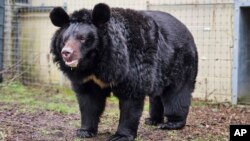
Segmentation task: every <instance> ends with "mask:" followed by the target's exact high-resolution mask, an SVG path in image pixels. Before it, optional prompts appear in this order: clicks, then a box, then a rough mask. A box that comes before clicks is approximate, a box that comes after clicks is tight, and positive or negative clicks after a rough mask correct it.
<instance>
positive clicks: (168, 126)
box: [159, 121, 186, 130]
mask: <svg viewBox="0 0 250 141" xmlns="http://www.w3.org/2000/svg"><path fill="white" fill-rule="evenodd" d="M185 125H186V121H168V122H167V123H163V124H160V125H159V128H160V129H162V130H178V129H182V128H183V127H184V126H185Z"/></svg>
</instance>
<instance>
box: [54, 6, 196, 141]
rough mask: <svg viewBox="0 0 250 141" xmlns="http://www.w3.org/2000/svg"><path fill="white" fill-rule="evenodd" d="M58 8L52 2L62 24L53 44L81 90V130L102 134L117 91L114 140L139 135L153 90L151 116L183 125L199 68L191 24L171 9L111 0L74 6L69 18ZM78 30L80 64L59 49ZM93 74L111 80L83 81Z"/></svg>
mask: <svg viewBox="0 0 250 141" xmlns="http://www.w3.org/2000/svg"><path fill="white" fill-rule="evenodd" d="M60 13H62V11H61V10H60V9H59V10H58V9H54V10H53V11H52V12H51V15H50V17H51V20H52V23H53V24H54V25H55V26H59V27H60V28H59V29H58V30H57V31H56V33H55V34H54V37H53V39H52V43H51V52H52V54H53V55H54V61H55V62H56V63H57V64H59V68H60V70H61V71H63V72H64V73H65V75H66V76H67V77H68V78H69V79H70V80H71V82H72V87H73V90H74V91H75V92H76V94H77V98H78V102H79V106H80V111H81V121H82V123H81V129H79V130H77V135H78V136H79V137H83V138H84V137H92V136H95V135H96V134H97V129H98V122H99V117H100V116H101V114H102V112H103V110H104V107H105V100H106V97H107V96H109V93H110V92H111V91H112V92H113V93H114V95H115V96H117V97H118V99H119V108H120V120H119V126H118V129H117V132H116V133H115V135H113V136H112V137H111V138H110V140H111V141H121V140H134V138H135V137H136V136H137V128H138V124H139V120H140V117H141V114H142V110H143V104H144V98H145V96H146V95H148V96H150V117H149V118H148V119H146V124H150V125H159V124H160V125H159V127H160V128H161V129H181V128H183V127H184V126H185V124H186V118H187V115H188V111H189V106H190V102H191V93H192V92H193V90H194V86H195V79H196V75H197V69H198V55H197V51H196V46H195V43H194V40H193V37H192V35H191V33H190V32H189V31H188V29H187V28H186V27H185V25H183V24H182V23H181V22H180V21H178V20H177V19H176V18H174V17H173V16H171V15H170V14H167V13H163V12H159V11H134V10H130V9H119V8H109V7H108V6H107V5H106V4H98V5H96V6H95V7H94V9H93V10H86V9H82V10H79V11H75V12H74V13H73V14H72V15H70V16H69V22H68V23H67V22H65V21H68V20H67V16H65V15H64V14H60ZM60 15H62V16H61V17H58V16H60ZM61 18H65V19H61ZM79 35H80V36H81V37H82V36H83V37H84V38H85V39H86V42H84V43H82V44H81V46H80V47H79V48H80V51H81V55H82V56H81V59H80V62H79V64H78V66H77V67H76V68H70V67H68V66H66V65H65V63H64V61H63V59H62V57H61V54H60V52H61V50H62V48H63V47H64V44H65V42H67V40H69V39H74V40H78V38H77V37H78V36H79ZM90 75H94V76H96V78H98V79H99V80H101V81H102V82H104V83H105V84H108V86H107V87H104V88H102V87H100V86H99V85H97V84H96V83H95V81H94V80H93V81H92V80H90V81H86V82H85V81H84V82H83V80H84V79H85V78H87V77H88V76H90ZM164 116H166V117H167V122H164V120H163V119H164Z"/></svg>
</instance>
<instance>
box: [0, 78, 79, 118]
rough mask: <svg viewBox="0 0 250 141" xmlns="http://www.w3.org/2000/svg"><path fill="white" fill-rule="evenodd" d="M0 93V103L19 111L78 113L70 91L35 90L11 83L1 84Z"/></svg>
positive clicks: (57, 89)
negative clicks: (16, 108) (16, 107)
mask: <svg viewBox="0 0 250 141" xmlns="http://www.w3.org/2000/svg"><path fill="white" fill-rule="evenodd" d="M0 91H1V92H0V103H8V104H13V105H19V106H20V110H19V111H24V112H34V111H37V110H50V111H55V112H59V113H63V114H72V113H76V112H78V105H77V101H76V98H75V96H74V94H73V92H72V91H71V90H70V89H66V88H53V89H52V88H51V89H46V88H44V89H41V88H40V89H37V88H32V87H28V86H24V85H22V84H20V83H11V84H1V85H0Z"/></svg>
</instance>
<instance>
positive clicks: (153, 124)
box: [145, 118, 163, 126]
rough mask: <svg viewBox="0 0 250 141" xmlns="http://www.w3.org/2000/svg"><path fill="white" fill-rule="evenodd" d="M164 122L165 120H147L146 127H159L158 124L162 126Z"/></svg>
mask: <svg viewBox="0 0 250 141" xmlns="http://www.w3.org/2000/svg"><path fill="white" fill-rule="evenodd" d="M162 122H163V119H161V120H154V119H152V118H146V119H145V124H146V125H152V126H157V125H158V124H160V123H162Z"/></svg>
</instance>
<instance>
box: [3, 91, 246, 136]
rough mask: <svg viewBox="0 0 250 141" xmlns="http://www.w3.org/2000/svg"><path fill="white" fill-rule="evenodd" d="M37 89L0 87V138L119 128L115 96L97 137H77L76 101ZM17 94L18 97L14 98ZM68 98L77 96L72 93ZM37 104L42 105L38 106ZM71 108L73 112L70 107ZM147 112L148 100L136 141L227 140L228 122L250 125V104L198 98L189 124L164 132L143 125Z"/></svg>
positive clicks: (107, 131)
mask: <svg viewBox="0 0 250 141" xmlns="http://www.w3.org/2000/svg"><path fill="white" fill-rule="evenodd" d="M17 87H18V88H19V87H20V86H17ZM21 87H22V86H21ZM10 89H12V87H11V88H10ZM36 89H37V88H36ZM36 89H32V90H29V88H26V87H25V88H21V90H22V91H21V92H20V93H22V94H21V96H20V94H19V91H18V90H9V88H6V87H4V88H3V87H2V88H1V87H0V140H3V141H31V140H32V141H35V140H36V141H80V140H84V141H85V140H86V141H105V140H107V139H108V138H109V136H111V135H112V134H113V133H114V132H115V131H116V128H117V123H118V117H119V111H118V105H117V103H118V102H117V101H116V99H114V98H111V99H109V100H108V103H107V105H106V110H105V112H104V114H103V115H102V117H101V122H100V124H99V133H98V135H97V137H94V138H91V139H80V138H77V137H76V136H75V130H76V129H77V128H79V126H80V115H79V112H78V107H77V103H76V101H75V100H72V99H67V97H66V96H65V97H64V96H62V97H61V96H58V95H59V94H58V93H60V90H52V91H51V90H49V92H48V90H42V91H41V90H39V91H38V92H36ZM30 91H31V92H30ZM24 93H25V94H26V93H30V94H32V95H30V96H29V98H31V97H32V96H33V95H35V97H34V98H33V100H34V101H32V100H29V101H28V102H25V101H23V102H21V103H19V102H16V101H22V100H23V99H25V98H27V96H26V95H25V94H24ZM39 93H40V94H39ZM43 93H46V94H43ZM8 94H9V95H10V98H12V97H14V98H13V99H14V100H11V99H8V98H7V95H8ZM23 94H24V95H23ZM16 95H19V96H18V97H15V96H16ZM55 96H57V97H55ZM49 97H53V99H49ZM69 97H74V96H72V95H70V96H69ZM51 102H52V103H60V102H62V103H65V105H68V106H69V107H71V108H73V109H75V110H74V112H67V111H63V110H61V111H60V110H59V111H58V109H59V108H55V109H53V108H50V109H49V108H43V105H44V107H46V105H47V104H49V103H51ZM35 105H39V106H38V107H36V106H35ZM31 109H32V110H31ZM68 110H69V111H72V110H71V109H68ZM147 115H148V102H147V101H146V106H145V108H144V112H143V116H142V118H141V122H140V127H139V131H138V137H137V139H136V140H137V141H166V140H167V141H171V140H173V141H183V140H194V141H206V140H207V141H220V140H228V139H229V125H231V124H250V107H249V106H232V105H230V104H228V103H220V104H211V103H207V102H203V101H198V100H193V104H192V107H191V109H190V112H189V116H188V121H187V125H186V127H185V128H184V129H183V130H177V131H162V130H159V129H157V127H151V126H147V125H145V124H144V119H145V118H146V117H147Z"/></svg>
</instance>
